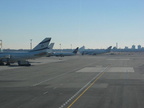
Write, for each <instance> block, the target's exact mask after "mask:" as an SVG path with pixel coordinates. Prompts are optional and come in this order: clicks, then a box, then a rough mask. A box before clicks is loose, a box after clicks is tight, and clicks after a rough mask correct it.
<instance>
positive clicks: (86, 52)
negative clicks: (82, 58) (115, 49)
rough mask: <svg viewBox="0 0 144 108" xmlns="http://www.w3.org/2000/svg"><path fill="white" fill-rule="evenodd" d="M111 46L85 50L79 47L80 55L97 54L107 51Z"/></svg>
mask: <svg viewBox="0 0 144 108" xmlns="http://www.w3.org/2000/svg"><path fill="white" fill-rule="evenodd" d="M111 48H112V46H110V47H108V48H107V49H100V50H85V49H83V48H81V49H82V50H81V51H80V53H81V54H82V55H97V54H104V53H108V52H110V51H111Z"/></svg>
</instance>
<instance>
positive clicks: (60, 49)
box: [59, 44, 62, 52]
mask: <svg viewBox="0 0 144 108" xmlns="http://www.w3.org/2000/svg"><path fill="white" fill-rule="evenodd" d="M59 45H60V52H62V50H61V44H59Z"/></svg>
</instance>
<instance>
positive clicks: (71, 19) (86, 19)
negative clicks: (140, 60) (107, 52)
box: [0, 0, 144, 49]
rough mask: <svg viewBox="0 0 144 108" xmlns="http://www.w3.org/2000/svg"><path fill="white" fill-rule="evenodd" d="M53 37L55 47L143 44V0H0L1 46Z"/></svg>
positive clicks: (26, 45)
mask: <svg viewBox="0 0 144 108" xmlns="http://www.w3.org/2000/svg"><path fill="white" fill-rule="evenodd" d="M45 37H52V42H54V43H55V47H54V48H60V45H59V44H61V46H62V48H71V45H72V47H73V48H75V47H77V46H79V47H81V46H83V45H85V46H86V48H107V47H108V46H110V45H112V46H115V44H116V42H118V44H119V47H121V48H124V46H128V47H131V46H132V45H133V44H135V45H139V44H141V45H142V46H144V1H143V0H0V40H3V48H12V49H14V48H15V49H21V48H24V49H27V48H30V44H29V43H30V39H33V46H35V45H36V44H37V43H39V42H40V41H41V40H42V39H43V38H45Z"/></svg>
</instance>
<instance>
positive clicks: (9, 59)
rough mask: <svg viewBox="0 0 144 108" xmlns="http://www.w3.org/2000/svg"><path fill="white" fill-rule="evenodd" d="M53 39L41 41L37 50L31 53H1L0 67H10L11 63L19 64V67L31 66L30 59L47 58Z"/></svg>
mask: <svg viewBox="0 0 144 108" xmlns="http://www.w3.org/2000/svg"><path fill="white" fill-rule="evenodd" d="M50 41H51V38H45V39H44V40H43V41H41V42H40V43H39V44H38V45H37V46H36V47H35V48H33V49H32V50H30V51H29V52H23V53H22V52H19V53H14V52H13V53H5V52H3V53H0V65H4V64H5V63H6V65H10V63H15V62H17V63H18V65H19V66H30V65H31V64H30V62H29V61H27V60H28V59H34V58H39V57H42V56H46V55H47V53H48V52H49V49H50V47H51V46H52V45H51V46H50V47H49V46H48V45H49V43H50Z"/></svg>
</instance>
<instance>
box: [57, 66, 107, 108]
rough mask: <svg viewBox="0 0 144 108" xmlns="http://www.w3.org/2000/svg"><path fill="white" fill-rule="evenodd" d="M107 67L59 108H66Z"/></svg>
mask: <svg viewBox="0 0 144 108" xmlns="http://www.w3.org/2000/svg"><path fill="white" fill-rule="evenodd" d="M107 68H109V66H107V67H106V68H104V69H103V70H101V71H100V72H99V73H98V74H97V75H96V76H95V77H93V78H92V79H91V80H90V81H89V82H88V83H87V84H86V85H84V86H83V87H82V88H81V89H80V90H79V91H78V92H76V93H75V94H74V95H73V96H72V97H70V98H69V99H68V100H67V101H66V102H65V103H64V104H62V105H61V106H60V107H59V108H63V107H64V106H66V105H67V104H68V103H69V102H70V101H71V100H72V99H74V98H75V97H76V96H77V95H79V94H80V93H81V92H82V91H83V90H85V89H86V88H87V87H88V86H89V85H90V84H91V83H92V82H93V81H94V80H95V79H96V78H97V77H98V76H99V75H100V74H101V73H103V72H104V71H105V70H106V69H107Z"/></svg>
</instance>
